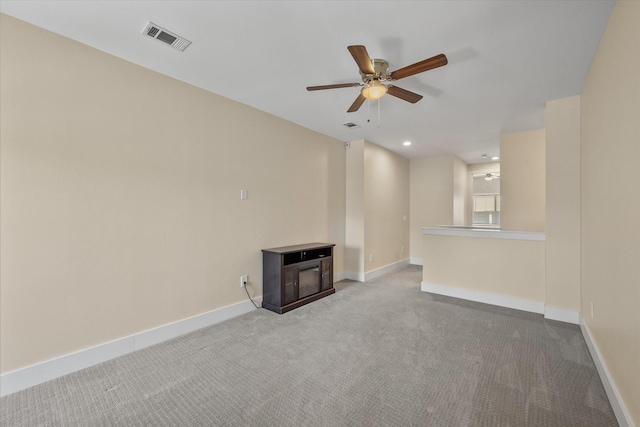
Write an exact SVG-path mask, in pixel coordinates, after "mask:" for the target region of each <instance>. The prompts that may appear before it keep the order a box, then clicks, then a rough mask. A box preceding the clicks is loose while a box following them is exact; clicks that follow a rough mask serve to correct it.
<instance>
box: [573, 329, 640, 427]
mask: <svg viewBox="0 0 640 427" xmlns="http://www.w3.org/2000/svg"><path fill="white" fill-rule="evenodd" d="M580 329H581V330H582V336H583V337H584V340H585V342H586V343H587V347H588V348H589V352H590V353H591V358H592V359H593V362H594V363H595V365H596V369H597V370H598V374H600V380H602V385H603V386H604V390H605V392H606V393H607V397H608V398H609V403H611V409H613V413H614V414H615V416H616V419H617V420H618V424H619V425H620V427H633V424H632V423H631V415H630V414H629V411H628V410H627V408H626V406H625V405H624V402H623V401H622V399H621V398H620V392H619V391H618V388H617V387H616V385H615V383H614V382H613V380H612V379H611V375H610V374H609V369H608V368H607V365H606V364H605V363H604V361H603V359H602V355H601V354H600V350H599V349H598V345H597V344H596V342H595V341H594V340H593V337H592V336H591V331H590V330H589V327H588V326H587V324H586V323H584V319H582V318H580Z"/></svg>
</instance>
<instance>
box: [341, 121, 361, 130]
mask: <svg viewBox="0 0 640 427" xmlns="http://www.w3.org/2000/svg"><path fill="white" fill-rule="evenodd" d="M342 126H346V127H348V128H349V129H354V128H359V127H360V125H359V124H356V123H353V122H347V123H343V124H342Z"/></svg>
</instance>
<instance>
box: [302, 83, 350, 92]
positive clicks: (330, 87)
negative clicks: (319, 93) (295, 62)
mask: <svg viewBox="0 0 640 427" xmlns="http://www.w3.org/2000/svg"><path fill="white" fill-rule="evenodd" d="M356 86H360V83H339V84H336V85H324V86H309V87H307V90H309V91H311V90H325V89H340V88H343V87H356Z"/></svg>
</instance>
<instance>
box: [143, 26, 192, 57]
mask: <svg viewBox="0 0 640 427" xmlns="http://www.w3.org/2000/svg"><path fill="white" fill-rule="evenodd" d="M142 34H145V35H147V36H149V37H151V38H154V39H156V40H160V41H161V42H163V43H166V44H168V45H169V46H171V47H173V48H175V49H178V50H179V51H180V52H182V51H183V50H185V49H186V48H187V47H188V46H189V45H190V44H191V42H190V41H189V40H187V39H185V38H183V37H180V36H179V35H177V34H174V33H172V32H171V31H167V30H165V29H164V28H162V27H160V26H158V25H156V24H154V23H153V22H149V23H147V26H146V27H144V30H142Z"/></svg>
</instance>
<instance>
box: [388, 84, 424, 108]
mask: <svg viewBox="0 0 640 427" xmlns="http://www.w3.org/2000/svg"><path fill="white" fill-rule="evenodd" d="M387 93H388V94H389V95H391V96H395V97H396V98H400V99H402V100H404V101H407V102H410V103H412V104H415V103H416V102H418V101H420V100H421V99H422V95H418V94H417V93H414V92H410V91H408V90H406V89H402V88H400V87H398V86H392V85H389V86H388V87H387Z"/></svg>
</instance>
